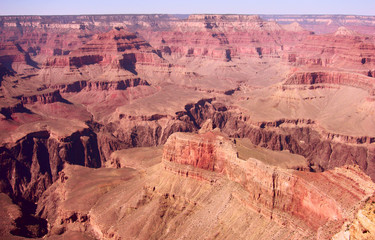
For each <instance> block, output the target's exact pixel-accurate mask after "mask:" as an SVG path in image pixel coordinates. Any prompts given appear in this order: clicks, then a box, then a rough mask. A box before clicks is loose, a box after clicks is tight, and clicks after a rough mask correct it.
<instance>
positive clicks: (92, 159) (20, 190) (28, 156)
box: [0, 129, 101, 201]
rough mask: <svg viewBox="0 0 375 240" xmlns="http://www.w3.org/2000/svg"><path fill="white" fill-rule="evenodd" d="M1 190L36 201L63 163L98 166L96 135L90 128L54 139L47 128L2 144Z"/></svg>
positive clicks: (54, 177) (99, 164)
mask: <svg viewBox="0 0 375 240" xmlns="http://www.w3.org/2000/svg"><path fill="white" fill-rule="evenodd" d="M0 160H1V191H2V192H6V193H8V194H9V195H10V196H12V197H13V198H15V199H26V200H28V201H36V200H37V199H38V198H39V197H40V195H41V194H42V193H43V192H44V191H45V190H46V189H47V188H48V187H49V186H50V185H51V184H52V183H53V182H54V181H56V180H57V178H58V173H59V172H60V171H61V170H62V169H63V165H64V163H71V164H78V165H82V166H87V167H100V166H101V161H100V156H99V152H98V146H97V139H96V135H95V134H94V133H93V132H91V131H90V130H89V129H84V130H82V131H77V132H74V133H73V134H72V135H70V136H67V137H63V138H55V137H53V136H51V134H50V133H49V132H48V131H40V132H34V133H29V134H27V135H26V136H25V137H23V138H21V139H19V140H17V141H16V142H15V143H10V144H3V145H2V147H1V153H0Z"/></svg>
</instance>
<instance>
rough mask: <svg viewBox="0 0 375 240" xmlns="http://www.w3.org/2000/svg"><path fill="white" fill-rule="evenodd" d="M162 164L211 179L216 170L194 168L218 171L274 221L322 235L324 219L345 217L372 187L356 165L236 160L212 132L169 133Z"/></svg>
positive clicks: (226, 142)
mask: <svg viewBox="0 0 375 240" xmlns="http://www.w3.org/2000/svg"><path fill="white" fill-rule="evenodd" d="M163 163H164V166H165V168H166V169H168V170H171V171H173V172H175V173H178V174H180V175H183V176H186V177H193V178H199V179H205V180H209V181H216V180H215V178H217V177H215V175H214V177H212V175H211V174H210V173H206V172H204V171H203V172H202V171H197V170H195V169H197V168H198V169H204V170H208V171H212V172H217V173H220V174H222V175H224V176H226V177H227V178H229V179H230V180H232V181H234V182H237V183H239V184H240V185H241V186H243V187H244V188H245V189H246V190H247V191H249V193H250V198H249V199H248V200H247V204H249V205H251V206H252V207H253V208H254V210H255V211H258V212H259V213H261V214H263V215H265V216H267V217H269V218H271V219H275V221H277V222H283V221H287V222H288V221H292V222H293V223H294V224H297V222H298V224H300V223H301V225H299V226H305V225H306V226H309V227H307V229H309V230H310V231H313V232H315V234H316V232H317V231H320V234H321V235H322V236H323V235H324V234H326V237H327V235H328V236H329V234H330V233H329V232H328V230H332V229H329V228H330V227H331V226H330V224H329V222H331V224H333V223H335V224H338V223H340V222H342V221H343V220H344V219H346V218H347V217H350V216H351V215H350V214H351V211H352V209H351V208H352V206H354V205H355V204H356V203H358V202H359V201H361V200H362V199H364V198H366V197H367V196H369V195H370V194H372V191H374V189H375V185H374V184H373V182H372V181H371V179H370V178H369V177H367V176H366V175H365V174H364V173H362V172H361V171H360V170H359V168H356V167H346V168H341V169H335V170H332V171H328V172H325V173H306V172H295V171H293V170H283V169H280V168H278V167H272V166H268V165H266V164H264V163H262V162H260V161H259V160H256V159H248V160H247V161H243V160H239V159H237V157H236V151H235V149H234V145H233V143H232V142H231V141H229V139H227V138H225V137H224V136H222V135H221V134H218V133H214V132H208V133H205V134H201V135H194V134H184V133H175V134H173V135H171V136H170V138H169V139H168V141H167V143H166V144H165V146H164V151H163ZM184 166H187V167H184ZM189 166H192V167H193V168H189ZM197 175H198V176H197ZM323 183H324V184H323ZM328 189H341V190H338V191H336V192H331V191H329V190H328ZM344 189H345V190H344ZM327 190H328V191H327ZM285 214H286V215H285ZM288 215H289V217H287V216H288ZM290 217H292V218H297V219H298V220H296V219H294V220H291V219H290ZM333 229H334V230H336V231H337V229H335V228H333ZM326 231H327V232H326Z"/></svg>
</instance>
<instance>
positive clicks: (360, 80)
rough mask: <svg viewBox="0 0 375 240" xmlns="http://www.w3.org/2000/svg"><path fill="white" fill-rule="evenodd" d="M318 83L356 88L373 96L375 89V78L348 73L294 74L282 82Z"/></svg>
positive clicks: (287, 83)
mask: <svg viewBox="0 0 375 240" xmlns="http://www.w3.org/2000/svg"><path fill="white" fill-rule="evenodd" d="M320 83H322V84H337V85H347V86H351V87H358V88H362V89H364V90H367V91H369V93H370V94H374V89H375V78H371V77H367V76H364V75H362V74H357V73H350V72H335V71H324V72H296V73H294V74H293V75H292V76H291V77H289V78H288V79H287V80H286V81H285V82H284V84H285V85H292V84H303V85H313V84H320Z"/></svg>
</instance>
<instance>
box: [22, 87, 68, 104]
mask: <svg viewBox="0 0 375 240" xmlns="http://www.w3.org/2000/svg"><path fill="white" fill-rule="evenodd" d="M17 98H18V99H19V100H20V101H21V103H22V104H31V103H36V102H38V103H42V104H47V103H54V102H63V101H64V99H63V97H62V96H61V95H60V91H59V90H54V91H42V92H40V93H39V92H37V93H36V94H32V95H23V96H19V97H17ZM65 101H66V100H65Z"/></svg>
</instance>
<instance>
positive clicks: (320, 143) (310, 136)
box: [181, 99, 375, 179]
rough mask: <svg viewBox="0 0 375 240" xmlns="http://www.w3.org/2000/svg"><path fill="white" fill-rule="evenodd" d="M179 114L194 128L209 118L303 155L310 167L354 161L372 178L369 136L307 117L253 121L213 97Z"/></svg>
mask: <svg viewBox="0 0 375 240" xmlns="http://www.w3.org/2000/svg"><path fill="white" fill-rule="evenodd" d="M181 116H188V117H189V119H190V120H191V121H192V122H193V124H194V125H195V126H196V127H197V128H200V126H201V125H202V123H203V122H204V121H206V120H207V119H212V124H213V127H214V128H216V127H218V128H220V129H221V130H222V131H223V132H224V133H225V134H227V135H228V136H231V137H240V138H243V137H246V138H249V139H250V140H251V142H252V143H253V144H255V145H259V146H261V147H265V148H269V149H272V150H277V151H281V150H289V151H290V152H292V153H296V154H300V155H303V156H304V157H306V158H307V159H308V161H309V162H310V164H311V170H313V171H321V170H326V169H333V168H334V167H339V166H343V165H345V164H349V165H350V164H353V163H354V164H358V165H359V166H360V168H361V169H362V170H363V171H364V172H365V173H367V174H368V175H369V176H371V177H372V178H373V179H374V177H375V165H374V163H375V158H374V157H375V152H374V150H375V149H374V148H373V147H372V145H370V144H371V143H372V142H373V141H374V139H373V137H371V136H367V137H366V136H357V137H355V136H344V135H340V134H333V133H329V132H327V131H326V130H324V129H321V128H320V127H319V126H318V125H316V124H314V122H313V121H311V120H294V121H292V120H279V121H275V122H270V123H269V122H261V123H259V122H253V121H251V118H250V116H247V115H246V114H243V113H241V112H240V111H239V110H237V109H230V108H229V107H227V106H225V105H224V104H221V103H218V102H216V101H213V99H206V100H201V101H199V102H198V103H196V104H192V105H188V106H187V107H186V112H185V113H183V114H181Z"/></svg>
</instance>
